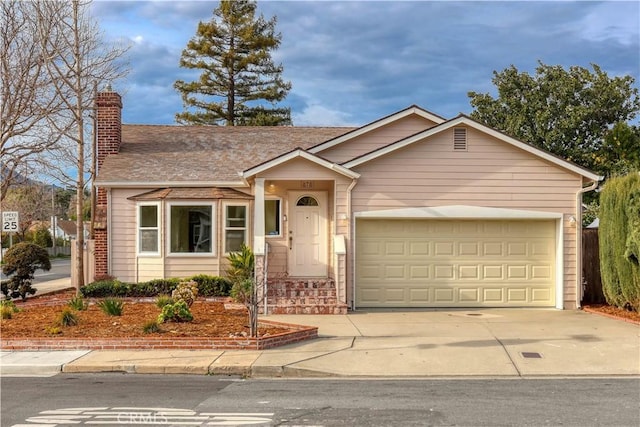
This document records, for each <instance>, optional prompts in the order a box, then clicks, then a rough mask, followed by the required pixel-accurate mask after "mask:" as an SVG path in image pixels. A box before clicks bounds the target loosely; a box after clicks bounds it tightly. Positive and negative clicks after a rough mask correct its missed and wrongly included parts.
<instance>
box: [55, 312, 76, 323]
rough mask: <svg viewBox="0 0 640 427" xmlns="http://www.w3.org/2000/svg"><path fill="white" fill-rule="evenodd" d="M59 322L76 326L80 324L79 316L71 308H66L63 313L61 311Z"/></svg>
mask: <svg viewBox="0 0 640 427" xmlns="http://www.w3.org/2000/svg"><path fill="white" fill-rule="evenodd" d="M58 323H59V324H60V325H61V326H75V325H77V324H78V316H76V314H75V313H74V312H73V311H71V310H70V309H68V308H65V309H64V310H62V313H60V317H59V318H58Z"/></svg>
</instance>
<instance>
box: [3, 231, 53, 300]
mask: <svg viewBox="0 0 640 427" xmlns="http://www.w3.org/2000/svg"><path fill="white" fill-rule="evenodd" d="M37 269H42V270H50V269H51V261H49V254H47V251H46V250H45V249H43V248H41V247H40V246H38V245H34V244H33V243H26V242H24V243H18V244H15V245H13V246H11V247H10V248H9V249H7V252H6V253H5V255H4V264H3V266H2V272H3V273H4V274H6V275H7V276H12V277H10V278H9V280H8V282H7V283H6V287H5V286H4V285H3V286H2V292H3V293H4V294H5V296H6V297H7V298H17V297H21V298H22V299H23V300H25V299H27V295H28V294H29V295H31V294H35V293H36V290H35V289H34V288H33V287H32V286H31V285H32V282H33V273H35V271H36V270H37Z"/></svg>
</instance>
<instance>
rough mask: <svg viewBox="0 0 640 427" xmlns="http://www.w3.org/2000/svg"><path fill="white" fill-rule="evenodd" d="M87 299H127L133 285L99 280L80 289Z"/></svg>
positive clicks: (112, 280)
mask: <svg viewBox="0 0 640 427" xmlns="http://www.w3.org/2000/svg"><path fill="white" fill-rule="evenodd" d="M80 293H81V294H82V296H83V297H85V298H105V297H126V296H129V294H130V293H131V285H130V284H128V283H124V282H121V281H119V280H116V279H107V280H99V281H97V282H93V283H90V284H88V285H85V286H83V287H82V288H80Z"/></svg>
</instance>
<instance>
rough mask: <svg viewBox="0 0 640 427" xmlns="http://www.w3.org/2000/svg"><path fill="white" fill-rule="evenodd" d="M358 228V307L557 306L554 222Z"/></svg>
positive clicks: (375, 223) (386, 223) (393, 223)
mask: <svg viewBox="0 0 640 427" xmlns="http://www.w3.org/2000/svg"><path fill="white" fill-rule="evenodd" d="M356 233H357V236H356V250H357V252H356V305H357V306H360V307H385V306H386V307H451V306H461V307H483V306H510V305H511V306H527V305H529V306H554V305H555V286H554V281H555V222H554V221H512V220H508V221H499V220H496V221H453V220H359V221H358V223H357V227H356ZM514 233H515V234H514ZM545 236H548V237H545Z"/></svg>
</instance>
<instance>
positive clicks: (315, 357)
mask: <svg viewBox="0 0 640 427" xmlns="http://www.w3.org/2000/svg"><path fill="white" fill-rule="evenodd" d="M355 342H356V337H351V344H349V346H347V347H345V348H340V349H337V350H333V351H330V352H328V353H324V354H319V355H317V356H313V357H308V358H306V359H301V360H297V361H295V362H291V363H287V364H286V365H282V369H284V368H286V367H292V366H293V365H295V364H296V363H300V362H307V361H309V360H313V359H318V358H320V357H325V356H329V355H331V354H335V353H338V352H340V351H345V350H349V349H350V348H353V344H354V343H355Z"/></svg>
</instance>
